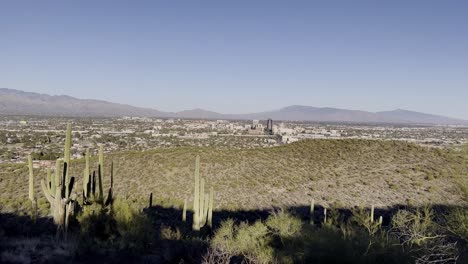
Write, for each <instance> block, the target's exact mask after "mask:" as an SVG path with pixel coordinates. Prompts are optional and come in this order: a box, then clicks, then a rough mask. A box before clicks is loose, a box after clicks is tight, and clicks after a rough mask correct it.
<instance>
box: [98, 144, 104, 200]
mask: <svg viewBox="0 0 468 264" xmlns="http://www.w3.org/2000/svg"><path fill="white" fill-rule="evenodd" d="M98 178H99V183H98V184H99V200H100V201H104V192H103V189H102V179H103V178H104V146H103V145H101V146H100V147H99V165H98Z"/></svg>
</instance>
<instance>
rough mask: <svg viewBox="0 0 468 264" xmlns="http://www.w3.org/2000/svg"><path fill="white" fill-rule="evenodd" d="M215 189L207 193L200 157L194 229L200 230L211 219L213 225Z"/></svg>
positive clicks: (194, 206)
mask: <svg viewBox="0 0 468 264" xmlns="http://www.w3.org/2000/svg"><path fill="white" fill-rule="evenodd" d="M213 195H214V194H213V191H212V189H211V190H210V194H205V179H203V178H202V177H200V157H199V156H197V158H196V159H195V190H194V199H193V224H192V229H193V230H195V231H199V230H200V228H202V227H203V226H205V225H206V223H207V220H208V219H210V220H209V222H210V223H209V225H211V222H212V218H213V201H212V199H213V197H212V196H213Z"/></svg>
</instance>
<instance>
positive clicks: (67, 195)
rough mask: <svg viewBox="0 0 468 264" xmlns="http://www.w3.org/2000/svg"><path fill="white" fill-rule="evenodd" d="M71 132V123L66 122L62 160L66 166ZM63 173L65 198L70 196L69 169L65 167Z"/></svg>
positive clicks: (68, 163)
mask: <svg viewBox="0 0 468 264" xmlns="http://www.w3.org/2000/svg"><path fill="white" fill-rule="evenodd" d="M71 134H72V131H71V124H70V123H68V124H67V132H66V137H65V150H64V161H65V164H66V166H67V168H68V167H70V156H71V155H70V148H71V143H72V139H71ZM64 174H65V179H64V183H65V187H66V191H65V198H67V199H68V198H69V196H70V193H71V190H69V183H70V175H69V174H70V170H69V169H67V170H65V171H64Z"/></svg>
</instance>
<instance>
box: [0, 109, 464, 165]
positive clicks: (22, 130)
mask: <svg viewBox="0 0 468 264" xmlns="http://www.w3.org/2000/svg"><path fill="white" fill-rule="evenodd" d="M67 122H72V123H73V127H74V129H75V130H74V135H73V146H72V155H73V157H74V158H81V157H83V155H84V153H85V150H86V149H87V148H90V149H91V150H92V152H93V151H94V152H96V151H97V149H98V147H99V146H100V145H103V146H104V148H105V151H106V152H115V151H129V150H132V151H134V150H147V149H154V148H171V147H181V146H200V147H215V148H259V147H260V148H263V147H273V146H279V145H282V144H289V143H293V142H296V141H299V140H305V139H346V138H348V139H349V138H356V139H374V140H402V141H408V142H414V143H416V144H421V145H426V146H431V147H456V146H458V145H462V144H464V143H467V142H468V128H467V127H463V126H409V125H408V126H403V125H394V124H391V125H390V124H389V125H374V124H340V123H336V124H333V123H313V122H276V121H275V120H272V119H268V120H252V121H244V120H237V121H232V120H192V119H171V118H169V119H160V118H144V117H129V116H125V117H121V118H92V119H91V118H50V117H47V118H45V117H44V118H40V117H3V118H0V128H1V130H0V163H2V162H24V161H25V159H26V157H27V155H29V154H31V153H33V158H34V159H35V160H36V166H39V165H37V164H42V163H43V164H47V161H51V160H55V159H56V158H58V157H60V156H61V155H62V146H63V143H64V139H65V138H64V136H65V126H66V123H67ZM39 161H41V162H39Z"/></svg>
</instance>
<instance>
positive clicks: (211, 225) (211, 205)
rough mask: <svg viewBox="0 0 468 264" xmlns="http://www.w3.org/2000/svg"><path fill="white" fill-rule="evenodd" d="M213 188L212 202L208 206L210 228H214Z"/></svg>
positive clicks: (211, 192) (212, 192)
mask: <svg viewBox="0 0 468 264" xmlns="http://www.w3.org/2000/svg"><path fill="white" fill-rule="evenodd" d="M213 196H214V190H213V187H211V188H210V202H209V204H208V226H209V227H213Z"/></svg>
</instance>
